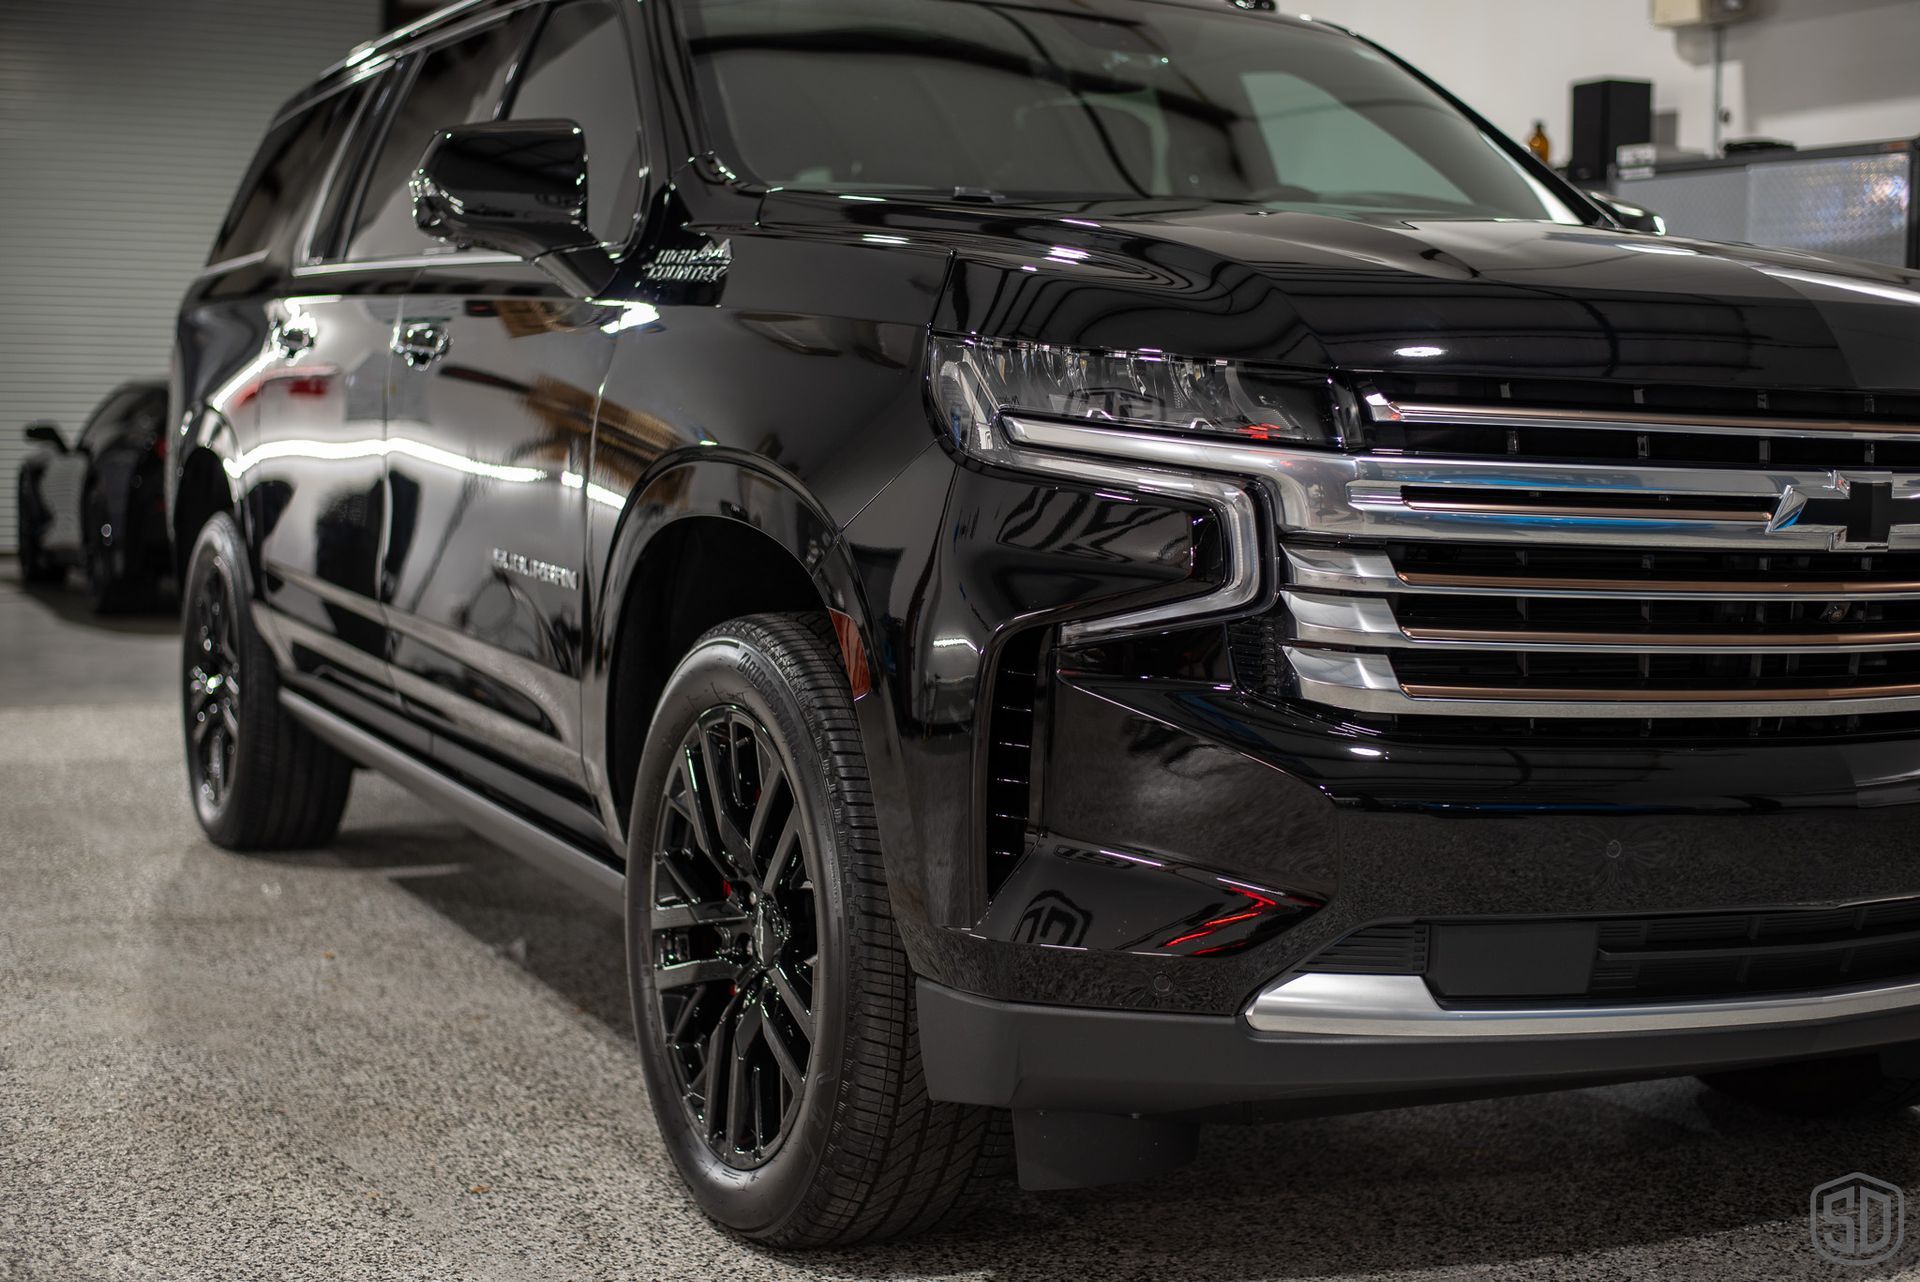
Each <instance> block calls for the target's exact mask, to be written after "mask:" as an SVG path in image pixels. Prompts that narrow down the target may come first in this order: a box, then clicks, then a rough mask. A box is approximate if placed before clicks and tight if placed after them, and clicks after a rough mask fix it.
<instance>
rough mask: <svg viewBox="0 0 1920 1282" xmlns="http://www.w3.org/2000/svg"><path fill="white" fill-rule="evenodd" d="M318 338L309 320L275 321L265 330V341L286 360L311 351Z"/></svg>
mask: <svg viewBox="0 0 1920 1282" xmlns="http://www.w3.org/2000/svg"><path fill="white" fill-rule="evenodd" d="M318 340H319V335H318V334H316V333H314V330H313V323H312V322H311V321H298V320H296V321H275V322H274V323H273V328H272V329H271V330H269V331H268V332H267V341H268V342H269V343H271V344H273V346H274V350H276V351H278V352H279V353H280V354H281V355H282V356H284V357H286V358H287V359H288V360H292V359H293V358H294V357H296V356H299V355H301V354H302V353H303V352H310V351H312V350H313V345H314V343H315V342H317V341H318Z"/></svg>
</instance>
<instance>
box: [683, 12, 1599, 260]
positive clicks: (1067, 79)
mask: <svg viewBox="0 0 1920 1282" xmlns="http://www.w3.org/2000/svg"><path fill="white" fill-rule="evenodd" d="M683 12H684V13H685V15H686V21H687V24H688V27H689V31H688V40H689V51H690V54H691V57H692V61H693V66H694V70H695V74H696V76H697V77H698V79H699V81H700V82H701V87H702V90H703V97H704V98H705V99H706V103H707V108H708V110H709V112H710V113H712V114H713V115H714V116H716V117H718V118H717V119H713V120H711V121H710V123H711V124H712V125H713V126H714V127H715V128H716V130H717V131H718V132H720V133H721V134H723V136H724V137H725V138H727V139H729V140H730V143H731V150H732V155H731V157H730V158H731V159H734V160H737V161H739V162H741V163H744V164H745V166H746V167H747V169H748V171H749V172H751V173H752V174H753V175H754V176H755V177H757V178H759V179H761V180H762V181H764V182H767V183H770V184H774V185H776V186H783V187H794V188H802V189H810V190H818V191H831V192H839V193H857V192H862V191H868V192H872V191H901V190H911V191H926V192H934V193H939V194H941V195H946V196H951V195H953V194H954V193H955V191H956V189H960V188H969V189H977V190H978V191H980V192H981V193H982V194H996V195H1002V196H1005V197H1007V198H1010V199H1019V198H1023V197H1024V198H1042V197H1055V198H1083V199H1113V198H1119V199H1136V198H1153V199H1165V198H1174V199H1183V198H1186V199H1193V200H1197V201H1232V202H1241V203H1253V204H1259V205H1263V206H1268V207H1271V208H1276V209H1305V210H1312V211H1315V212H1320V213H1333V214H1348V215H1351V216H1368V217H1377V216H1380V215H1382V214H1385V215H1405V216H1407V217H1418V218H1517V219H1532V220H1542V219H1544V220H1550V221H1553V222H1563V223H1580V222H1582V221H1584V220H1583V219H1582V218H1581V217H1580V216H1579V215H1578V214H1576V213H1574V212H1573V211H1572V210H1571V209H1570V208H1568V207H1567V206H1566V204H1565V203H1563V202H1562V201H1561V199H1560V198H1559V197H1558V196H1557V195H1555V194H1554V193H1553V192H1552V191H1551V190H1550V189H1549V187H1548V186H1547V185H1546V184H1545V183H1542V182H1541V181H1539V180H1538V179H1537V178H1535V177H1534V176H1533V175H1532V174H1531V173H1529V172H1528V171H1527V170H1526V169H1525V168H1524V167H1522V165H1521V164H1520V163H1519V162H1518V161H1517V160H1515V159H1514V158H1513V157H1512V156H1511V155H1509V154H1508V153H1507V152H1506V151H1504V150H1503V149H1502V148H1501V147H1500V146H1499V145H1498V144H1497V143H1496V142H1495V141H1494V140H1493V139H1492V138H1491V137H1489V136H1488V135H1486V134H1485V133H1483V132H1482V131H1481V130H1480V129H1478V128H1477V127H1476V126H1475V125H1474V124H1473V122H1472V121H1471V120H1469V119H1468V118H1467V117H1465V116H1463V115H1461V114H1460V113H1459V112H1458V111H1456V110H1455V109H1454V108H1453V107H1451V106H1450V105H1448V104H1447V102H1445V101H1444V100H1443V99H1441V98H1440V97H1438V96H1437V95H1435V94H1434V93H1433V92H1432V91H1431V90H1429V89H1428V88H1427V87H1426V86H1424V85H1423V84H1421V83H1420V82H1419V81H1418V80H1417V79H1415V78H1414V77H1413V76H1411V75H1409V74H1407V73H1406V72H1405V71H1403V70H1402V69H1401V68H1400V67H1399V66H1397V65H1396V64H1395V63H1394V62H1393V61H1392V60H1390V59H1388V58H1386V57H1384V56H1383V55H1381V54H1380V53H1379V52H1377V51H1376V50H1374V49H1372V48H1371V47H1369V46H1367V45H1365V44H1363V43H1361V42H1360V41H1357V40H1354V39H1352V38H1350V37H1347V36H1344V35H1341V34H1339V33H1337V32H1332V31H1328V30H1325V29H1316V28H1313V27H1306V26H1299V25H1296V24H1293V23H1285V22H1279V21H1274V20H1270V19H1264V18H1260V17H1256V16H1254V15H1250V14H1247V13H1243V12H1239V11H1236V10H1235V9H1233V8H1232V7H1231V6H1229V5H1228V4H1227V3H1226V0H1221V4H1220V12H1218V13H1215V12H1211V11H1208V10H1204V9H1194V8H1187V7H1183V6H1179V5H1172V4H1158V3H1151V2H1148V0H1118V2H1116V0H1106V2H1103V3H1102V4H1101V5H1100V7H1099V9H1098V10H1097V11H1096V10H1095V9H1094V8H1093V7H1092V6H1091V5H1090V4H1088V3H1086V2H1085V0H1051V2H1049V0H1040V2H1039V3H994V2H992V0H691V2H690V3H687V4H684V5H683Z"/></svg>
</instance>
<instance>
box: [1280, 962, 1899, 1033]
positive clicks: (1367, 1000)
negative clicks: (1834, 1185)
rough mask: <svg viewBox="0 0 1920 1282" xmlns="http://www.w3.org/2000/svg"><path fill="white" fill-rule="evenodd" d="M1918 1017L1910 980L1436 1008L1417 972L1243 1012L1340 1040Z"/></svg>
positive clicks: (1297, 989)
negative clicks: (1778, 992)
mask: <svg viewBox="0 0 1920 1282" xmlns="http://www.w3.org/2000/svg"><path fill="white" fill-rule="evenodd" d="M1900 1011H1920V983H1904V984H1882V985H1876V986H1871V987H1861V988H1844V989H1829V990H1827V991H1824V992H1815V993H1795V994H1790V995H1783V996H1776V997H1741V998H1735V999H1727V1000H1720V1001H1701V1002H1669V1003H1661V1004H1657V1005H1654V1004H1645V1003H1637V1004H1634V1005H1621V1006H1557V1007H1556V1006H1525V1007H1512V1006H1503V1007H1482V1008H1461V1007H1450V1006H1442V1005H1441V1004H1440V1003H1439V1002H1438V1001H1436V1000H1435V999H1434V996H1433V993H1432V991H1431V990H1430V989H1428V987H1427V983H1426V981H1425V980H1424V979H1422V978H1421V977H1420V976H1418V975H1330V974H1314V973H1309V974H1303V975H1294V976H1290V977H1289V978H1287V979H1285V980H1282V981H1281V982H1280V983H1278V984H1275V985H1273V986H1272V987H1271V988H1268V989H1265V990H1264V991H1262V992H1261V993H1260V995H1259V996H1258V997H1256V998H1254V999H1253V1004H1252V1005H1251V1006H1249V1007H1247V1012H1246V1019H1247V1024H1248V1026H1249V1027H1251V1028H1254V1029H1256V1030H1257V1031H1259V1032H1262V1033H1304V1034H1312V1035H1317V1036H1332V1037H1339V1036H1349V1037H1456V1038H1457V1037H1569V1036H1586V1035H1592V1034H1617V1033H1673V1032H1696V1031H1705V1030H1709V1029H1716V1028H1755V1027H1763V1026H1768V1027H1773V1026H1780V1025H1792V1024H1811V1023H1819V1022H1821V1021H1825V1020H1836V1019H1855V1018H1859V1017H1861V1016H1866V1015H1882V1014H1891V1013H1895V1012H1900Z"/></svg>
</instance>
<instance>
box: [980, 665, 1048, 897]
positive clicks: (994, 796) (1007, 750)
mask: <svg viewBox="0 0 1920 1282" xmlns="http://www.w3.org/2000/svg"><path fill="white" fill-rule="evenodd" d="M1043 637H1044V633H1042V632H1040V631H1033V632H1029V633H1025V634H1023V635H1021V636H1017V637H1014V638H1013V639H1012V640H1011V641H1009V642H1007V644H1006V645H1005V646H1004V647H1003V648H1002V649H1001V652H1000V656H999V661H998V665H997V667H996V670H995V672H994V678H993V694H992V698H993V702H992V712H991V714H990V719H989V722H988V726H987V798H986V800H987V809H986V821H985V830H986V847H987V849H986V859H987V893H988V895H989V896H992V895H993V894H994V893H996V892H997V891H998V890H999V889H1000V887H1001V886H1002V885H1003V884H1004V883H1005V882H1006V879H1007V875H1008V874H1009V873H1011V872H1012V871H1013V868H1014V865H1015V864H1017V863H1019V862H1020V858H1021V856H1022V855H1024V854H1025V853H1026V844H1027V829H1028V827H1029V826H1030V825H1031V823H1032V820H1033V814H1032V805H1033V743H1034V703H1035V699H1036V697H1037V695H1038V691H1039V676H1038V673H1039V669H1040V650H1041V642H1042V640H1043Z"/></svg>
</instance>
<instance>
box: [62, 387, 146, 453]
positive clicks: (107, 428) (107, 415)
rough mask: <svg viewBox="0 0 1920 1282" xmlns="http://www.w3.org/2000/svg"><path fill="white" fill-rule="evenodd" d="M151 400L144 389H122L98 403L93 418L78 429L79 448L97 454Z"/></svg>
mask: <svg viewBox="0 0 1920 1282" xmlns="http://www.w3.org/2000/svg"><path fill="white" fill-rule="evenodd" d="M151 399H152V393H151V392H150V391H149V390H148V389H147V388H144V387H123V388H120V389H119V390H117V391H115V392H114V393H113V394H112V395H111V396H109V397H107V399H106V400H104V401H102V402H101V403H100V405H99V407H98V408H97V409H95V410H94V411H93V417H92V418H90V419H88V420H87V425H86V426H85V427H83V428H81V429H80V441H79V445H80V448H81V449H83V450H86V451H88V452H89V453H94V454H98V453H99V452H100V451H101V450H103V449H105V448H106V447H107V445H108V444H109V443H110V442H111V441H112V440H113V438H114V437H116V436H118V435H120V433H121V432H122V431H123V430H124V429H125V424H126V422H127V420H128V419H130V418H132V417H133V416H134V415H135V414H136V413H137V412H138V411H139V410H140V407H141V406H142V405H143V404H145V403H147V402H149V401H150V400H151Z"/></svg>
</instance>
